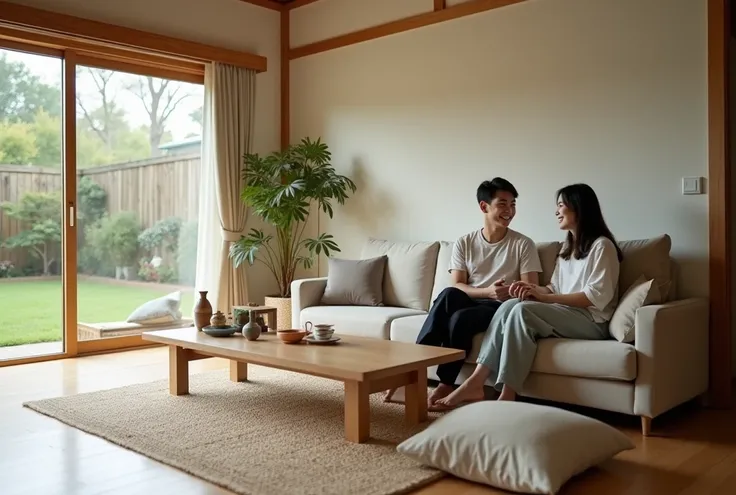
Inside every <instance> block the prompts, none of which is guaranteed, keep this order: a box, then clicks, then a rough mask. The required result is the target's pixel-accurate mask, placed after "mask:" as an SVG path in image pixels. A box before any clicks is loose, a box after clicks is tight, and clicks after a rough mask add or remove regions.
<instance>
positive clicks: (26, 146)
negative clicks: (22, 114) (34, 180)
mask: <svg viewBox="0 0 736 495" xmlns="http://www.w3.org/2000/svg"><path fill="white" fill-rule="evenodd" d="M37 153H38V148H37V147H36V136H35V135H34V134H33V131H32V127H31V125H30V124H26V123H24V122H14V123H10V122H5V123H0V156H2V161H3V162H4V163H5V164H7V165H31V164H32V162H33V159H34V158H35V156H36V154H37Z"/></svg>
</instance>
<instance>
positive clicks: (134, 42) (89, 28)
mask: <svg viewBox="0 0 736 495" xmlns="http://www.w3.org/2000/svg"><path fill="white" fill-rule="evenodd" d="M0 23H4V24H6V25H7V24H10V25H12V26H16V27H23V28H26V29H40V30H43V31H45V32H47V33H58V34H62V35H67V36H73V37H77V38H82V39H88V40H95V41H98V42H104V43H109V44H112V45H115V46H118V47H128V48H136V49H140V50H146V51H150V52H154V53H159V54H166V55H171V56H177V57H185V58H187V59H190V60H198V61H203V62H209V61H212V62H221V63H225V64H230V65H235V66H237V67H245V68H248V69H254V70H255V71H257V72H265V71H266V69H267V65H268V64H267V60H266V57H262V56H260V55H255V54H253V53H248V52H240V51H236V50H230V49H227V48H220V47H216V46H210V45H205V44H202V43H196V42H194V41H187V40H182V39H178V38H172V37H169V36H163V35H160V34H156V33H151V32H148V31H141V30H138V29H131V28H126V27H122V26H116V25H113V24H106V23H104V22H99V21H92V20H89V19H84V18H81V17H73V16H70V15H66V14H59V13H57V12H51V11H48V10H41V9H36V8H33V7H26V6H25V5H18V4H15V3H9V2H5V1H0Z"/></svg>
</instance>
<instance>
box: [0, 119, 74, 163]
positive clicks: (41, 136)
mask: <svg viewBox="0 0 736 495" xmlns="http://www.w3.org/2000/svg"><path fill="white" fill-rule="evenodd" d="M31 130H32V132H33V135H34V136H35V138H36V155H35V156H34V157H33V161H32V163H33V165H40V166H42V167H54V168H57V169H60V168H61V136H62V128H61V118H60V117H59V116H51V115H50V114H49V113H48V112H46V111H45V110H43V109H41V110H39V111H38V113H37V114H36V118H35V120H34V121H33V124H31ZM0 139H1V138H0Z"/></svg>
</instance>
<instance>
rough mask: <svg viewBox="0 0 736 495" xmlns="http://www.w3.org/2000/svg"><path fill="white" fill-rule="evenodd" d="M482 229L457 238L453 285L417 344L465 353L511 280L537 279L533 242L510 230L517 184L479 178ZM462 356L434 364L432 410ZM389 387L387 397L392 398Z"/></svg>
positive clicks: (449, 386)
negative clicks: (437, 381) (482, 180)
mask: <svg viewBox="0 0 736 495" xmlns="http://www.w3.org/2000/svg"><path fill="white" fill-rule="evenodd" d="M476 197H477V200H478V206H479V207H480V210H481V212H482V213H483V228H482V229H479V230H476V231H474V232H471V233H469V234H466V235H464V236H463V237H461V238H459V239H458V240H457V241H456V242H455V245H454V247H453V250H452V258H451V260H450V267H449V271H450V273H451V276H452V286H451V287H448V288H447V289H445V290H444V291H442V293H441V294H440V295H439V296H438V297H437V299H436V300H435V301H434V303H433V304H432V308H431V309H430V310H429V314H428V315H427V319H426V320H425V322H424V325H423V326H422V330H421V332H420V333H419V336H418V337H417V344H423V345H433V346H438V347H450V348H453V349H462V350H464V351H465V352H466V355H467V354H468V353H470V351H471V348H472V346H473V337H474V336H475V335H476V334H478V333H480V332H485V331H486V329H487V328H488V325H489V324H490V323H491V319H492V318H493V315H494V313H495V312H496V309H498V307H499V306H500V305H501V303H502V302H503V301H505V300H507V299H509V298H510V296H509V286H510V285H511V283H513V282H515V281H517V280H522V281H524V282H528V283H531V284H538V283H539V272H541V271H542V265H541V263H540V261H539V254H538V253H537V247H536V245H535V244H534V242H533V241H532V240H531V239H530V238H529V237H527V236H525V235H522V234H520V233H519V232H516V231H515V230H511V229H510V228H509V224H510V223H511V220H513V218H514V216H515V215H516V198H517V197H518V193H517V191H516V188H514V186H513V185H512V184H511V183H510V182H509V181H507V180H505V179H502V178H500V177H496V178H495V179H493V180H491V181H485V182H483V183H482V184H481V185H480V186H479V187H478V191H477V193H476ZM463 364H464V360H460V361H455V362H453V363H448V364H443V365H440V366H439V367H438V368H437V376H438V378H439V379H440V384H439V386H437V388H435V389H434V391H433V392H432V394H431V395H430V396H429V398H428V399H429V407H430V409H432V410H434V409H438V408H439V405H436V404H435V402H436V401H438V400H440V399H442V398H444V397H446V396H447V395H449V394H450V392H452V391H453V388H454V385H455V380H456V379H457V376H458V374H460V370H461V369H462V367H463ZM393 392H394V390H390V391H389V392H388V394H387V396H386V400H390V399H391V397H392V395H393Z"/></svg>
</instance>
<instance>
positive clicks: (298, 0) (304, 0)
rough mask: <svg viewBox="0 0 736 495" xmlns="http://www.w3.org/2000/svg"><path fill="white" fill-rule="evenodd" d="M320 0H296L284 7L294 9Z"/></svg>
mask: <svg viewBox="0 0 736 495" xmlns="http://www.w3.org/2000/svg"><path fill="white" fill-rule="evenodd" d="M318 1H319V0H294V1H292V2H289V3H286V4H284V8H286V9H287V10H294V9H298V8H299V7H304V6H305V5H309V4H310V3H314V2H318Z"/></svg>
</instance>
